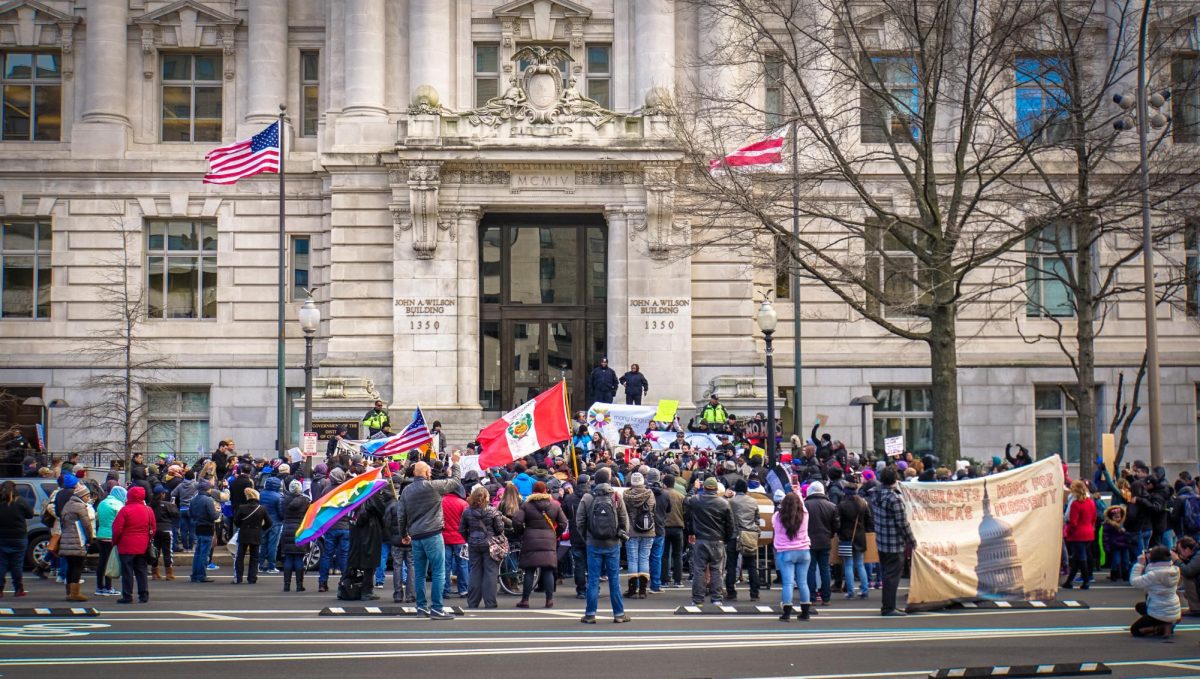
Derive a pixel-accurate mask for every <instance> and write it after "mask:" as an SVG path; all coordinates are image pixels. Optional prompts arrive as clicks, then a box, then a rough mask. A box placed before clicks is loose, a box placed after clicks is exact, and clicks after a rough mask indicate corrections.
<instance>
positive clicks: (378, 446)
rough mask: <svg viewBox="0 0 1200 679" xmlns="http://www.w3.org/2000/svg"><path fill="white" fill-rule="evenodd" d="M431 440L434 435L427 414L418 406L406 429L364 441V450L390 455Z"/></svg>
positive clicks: (414, 448)
mask: <svg viewBox="0 0 1200 679" xmlns="http://www.w3.org/2000/svg"><path fill="white" fill-rule="evenodd" d="M431 441H433V435H432V434H430V433H429V427H427V426H425V416H424V415H422V414H421V408H420V407H418V408H417V410H416V411H415V412H414V413H413V420H412V422H411V423H409V425H408V426H407V427H405V428H404V431H402V432H400V433H399V434H396V435H395V436H393V437H391V438H386V439H382V440H379V441H370V442H368V443H364V444H363V446H362V452H363V453H365V454H367V455H373V456H375V457H388V456H390V455H399V454H400V453H407V452H408V451H410V450H416V449H417V448H420V447H421V446H424V445H426V444H428V443H429V442H431Z"/></svg>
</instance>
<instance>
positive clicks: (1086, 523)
mask: <svg viewBox="0 0 1200 679" xmlns="http://www.w3.org/2000/svg"><path fill="white" fill-rule="evenodd" d="M1063 538H1064V539H1065V540H1066V541H1067V557H1068V558H1069V559H1070V564H1071V571H1070V572H1069V573H1067V581H1066V583H1065V584H1063V589H1071V587H1072V586H1073V583H1074V581H1075V574H1076V573H1078V572H1080V571H1082V572H1083V584H1082V585H1081V586H1080V589H1088V588H1089V587H1090V585H1091V582H1092V567H1091V564H1089V562H1088V547H1089V546H1090V545H1091V544H1092V541H1094V540H1095V539H1096V503H1095V502H1093V501H1092V498H1091V496H1089V495H1088V489H1087V485H1086V484H1084V482H1083V481H1080V480H1078V479H1077V480H1075V481H1073V482H1071V498H1070V500H1069V504H1068V505H1067V525H1066V527H1065V528H1064V529H1063Z"/></svg>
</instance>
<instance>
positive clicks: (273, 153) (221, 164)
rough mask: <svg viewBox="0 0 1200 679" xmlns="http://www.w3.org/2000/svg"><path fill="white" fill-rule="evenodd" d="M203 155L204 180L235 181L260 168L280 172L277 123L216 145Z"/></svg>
mask: <svg viewBox="0 0 1200 679" xmlns="http://www.w3.org/2000/svg"><path fill="white" fill-rule="evenodd" d="M204 159H205V160H207V161H208V173H207V174H205V175H204V183H205V184H234V183H236V182H237V180H239V179H243V178H245V177H251V176H253V175H256V174H258V173H260V172H279V123H277V122H276V123H271V125H270V127H268V128H267V129H265V130H263V131H262V132H259V133H258V134H256V135H254V136H253V137H250V138H249V139H243V140H241V141H235V142H234V143H232V144H230V145H228V146H222V147H220V148H215V149H213V150H211V151H209V152H208V155H206V156H204Z"/></svg>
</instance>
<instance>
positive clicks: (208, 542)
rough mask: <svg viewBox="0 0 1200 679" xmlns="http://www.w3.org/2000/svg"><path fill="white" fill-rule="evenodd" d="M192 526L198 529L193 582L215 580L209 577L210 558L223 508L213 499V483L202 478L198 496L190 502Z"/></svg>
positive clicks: (198, 486) (197, 492) (193, 562)
mask: <svg viewBox="0 0 1200 679" xmlns="http://www.w3.org/2000/svg"><path fill="white" fill-rule="evenodd" d="M188 513H189V514H190V515H191V519H192V526H193V528H194V529H195V531H196V551H195V552H193V553H192V582H213V579H212V578H210V577H208V572H207V568H208V560H209V558H210V557H211V556H212V544H213V533H214V532H215V531H216V526H217V524H218V523H220V521H221V510H220V509H218V508H217V503H216V501H215V500H213V496H212V484H211V483H209V482H208V480H207V479H201V480H200V482H199V483H197V484H196V496H195V497H193V498H192V501H191V503H190V504H189V509H188Z"/></svg>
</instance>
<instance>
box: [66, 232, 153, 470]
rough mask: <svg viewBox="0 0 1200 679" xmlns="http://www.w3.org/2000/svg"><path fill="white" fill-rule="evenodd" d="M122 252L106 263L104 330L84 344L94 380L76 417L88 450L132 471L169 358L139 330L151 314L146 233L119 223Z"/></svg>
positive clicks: (101, 289) (86, 387)
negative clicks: (143, 259) (143, 250)
mask: <svg viewBox="0 0 1200 679" xmlns="http://www.w3.org/2000/svg"><path fill="white" fill-rule="evenodd" d="M114 223H115V227H114V228H115V231H116V233H117V237H118V238H119V239H120V243H119V248H120V249H119V250H118V251H117V252H116V253H115V255H114V256H113V257H112V258H111V259H110V260H109V261H106V262H104V267H105V273H104V282H103V283H101V284H100V285H98V286H97V292H98V298H99V300H100V302H101V303H102V305H103V308H104V316H105V318H104V326H103V327H101V328H99V329H97V330H94V331H92V332H91V333H90V334H89V336H88V337H86V338H84V339H82V340H80V342H79V348H78V351H79V352H80V353H81V354H82V355H84V356H86V357H87V359H88V363H89V365H90V366H91V368H92V370H91V376H90V377H89V378H88V379H87V380H86V381H85V382H84V383H83V384H82V385H81V386H82V389H83V391H84V393H87V394H90V395H91V397H92V399H91V401H90V402H89V403H86V404H84V405H83V406H82V407H80V408H77V409H76V410H75V411H74V412H73V413H72V417H74V418H76V420H77V422H78V424H79V426H80V427H81V428H83V429H85V430H86V431H87V432H88V434H89V436H88V437H87V438H86V439H85V440H86V441H87V445H88V447H89V448H91V449H93V450H96V451H98V452H102V453H109V454H111V455H118V456H120V457H121V459H122V460H123V461H124V465H125V467H124V468H125V469H130V468H131V467H130V465H131V464H132V458H133V454H134V453H135V452H145V448H146V444H147V442H148V440H149V439H150V436H151V434H152V432H151V431H150V429H149V428H148V427H147V426H146V414H147V409H148V406H149V395H150V394H151V393H152V392H153V391H154V390H155V389H158V388H160V386H161V384H162V381H161V379H160V377H159V372H160V371H161V370H162V369H164V368H166V367H167V366H168V361H167V359H166V358H164V357H162V356H159V355H156V354H153V353H151V352H150V351H149V348H148V343H147V342H146V341H145V340H144V339H143V338H142V337H141V336H140V329H141V326H142V324H143V323H144V322H145V320H146V316H147V312H148V311H149V308H148V307H149V300H148V293H147V291H146V286H145V285H144V284H143V281H142V280H140V276H139V272H140V271H141V266H140V258H139V256H138V253H139V252H140V249H139V248H138V244H139V243H140V242H141V238H142V232H141V231H140V230H137V229H131V228H129V227H128V226H127V225H126V224H125V223H124V222H121V221H119V220H114Z"/></svg>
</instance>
